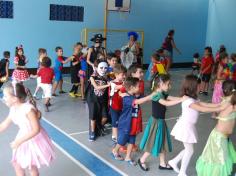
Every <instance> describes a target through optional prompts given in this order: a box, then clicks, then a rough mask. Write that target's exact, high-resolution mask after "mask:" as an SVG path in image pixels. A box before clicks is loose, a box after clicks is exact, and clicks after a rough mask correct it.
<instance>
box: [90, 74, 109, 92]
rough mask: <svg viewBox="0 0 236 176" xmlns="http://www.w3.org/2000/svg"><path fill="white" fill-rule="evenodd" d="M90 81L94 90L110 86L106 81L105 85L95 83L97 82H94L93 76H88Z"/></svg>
mask: <svg viewBox="0 0 236 176" xmlns="http://www.w3.org/2000/svg"><path fill="white" fill-rule="evenodd" d="M90 81H91V84H92V85H93V87H94V89H96V90H101V89H105V88H108V87H110V85H111V84H110V83H108V84H107V85H102V86H99V85H97V83H96V82H95V80H94V78H93V77H90Z"/></svg>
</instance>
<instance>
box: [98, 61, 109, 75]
mask: <svg viewBox="0 0 236 176" xmlns="http://www.w3.org/2000/svg"><path fill="white" fill-rule="evenodd" d="M107 67H108V65H107V63H106V62H100V63H99V64H98V68H97V72H98V74H99V75H100V76H104V75H105V74H106V72H107Z"/></svg>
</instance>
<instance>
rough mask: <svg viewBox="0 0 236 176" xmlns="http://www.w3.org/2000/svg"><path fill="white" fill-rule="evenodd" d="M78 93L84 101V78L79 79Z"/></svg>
mask: <svg viewBox="0 0 236 176" xmlns="http://www.w3.org/2000/svg"><path fill="white" fill-rule="evenodd" d="M80 84H81V85H80V91H81V96H82V99H84V92H85V90H84V78H83V77H80Z"/></svg>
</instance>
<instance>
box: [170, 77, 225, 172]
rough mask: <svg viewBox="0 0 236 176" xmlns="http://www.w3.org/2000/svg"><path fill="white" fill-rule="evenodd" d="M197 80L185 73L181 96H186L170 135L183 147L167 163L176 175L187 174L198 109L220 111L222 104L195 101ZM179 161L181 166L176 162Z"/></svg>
mask: <svg viewBox="0 0 236 176" xmlns="http://www.w3.org/2000/svg"><path fill="white" fill-rule="evenodd" d="M197 89H198V81H197V77H196V76H194V75H187V76H186V77H185V80H184V83H183V85H182V90H181V96H188V97H189V98H187V99H186V100H184V101H183V102H182V115H181V117H180V118H179V120H178V121H177V123H176V124H175V126H174V128H173V130H172V132H171V135H173V136H174V137H175V139H176V140H178V141H181V142H183V145H184V149H183V150H182V151H181V152H180V153H179V154H178V155H177V156H176V157H175V158H174V159H172V160H170V161H169V162H168V163H169V165H170V166H171V167H172V168H173V169H174V171H175V172H177V173H179V175H178V176H187V174H186V170H187V167H188V164H189V162H190V159H191V157H192V155H193V153H194V148H193V145H194V144H195V143H197V141H198V135H197V131H196V127H195V124H196V123H197V120H198V116H199V113H198V112H199V111H200V112H216V111H220V110H221V108H222V106H223V104H222V105H221V104H211V103H203V102H199V101H197V92H198V91H197ZM180 161H182V162H181V168H180V170H179V168H178V167H177V164H178V163H179V162H180Z"/></svg>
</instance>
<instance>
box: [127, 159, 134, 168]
mask: <svg viewBox="0 0 236 176" xmlns="http://www.w3.org/2000/svg"><path fill="white" fill-rule="evenodd" d="M125 161H126V162H128V163H129V164H130V165H131V166H136V165H137V163H136V162H135V161H134V160H131V159H130V160H125Z"/></svg>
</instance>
